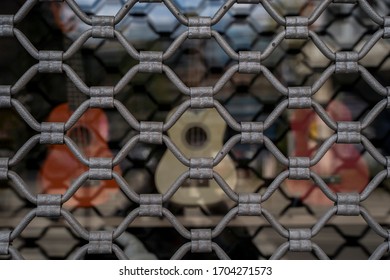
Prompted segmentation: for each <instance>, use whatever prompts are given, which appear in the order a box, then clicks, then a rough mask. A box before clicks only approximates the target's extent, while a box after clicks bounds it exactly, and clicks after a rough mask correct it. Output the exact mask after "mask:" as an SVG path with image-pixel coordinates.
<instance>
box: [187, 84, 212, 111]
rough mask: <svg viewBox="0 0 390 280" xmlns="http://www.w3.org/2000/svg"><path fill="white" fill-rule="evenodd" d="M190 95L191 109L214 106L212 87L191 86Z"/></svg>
mask: <svg viewBox="0 0 390 280" xmlns="http://www.w3.org/2000/svg"><path fill="white" fill-rule="evenodd" d="M190 96H191V108H192V109H203V108H213V107H214V90H213V88H212V87H191V88H190Z"/></svg>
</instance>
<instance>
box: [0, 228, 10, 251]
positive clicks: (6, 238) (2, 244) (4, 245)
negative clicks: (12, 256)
mask: <svg viewBox="0 0 390 280" xmlns="http://www.w3.org/2000/svg"><path fill="white" fill-rule="evenodd" d="M10 242H11V231H9V230H2V231H0V255H8V254H9V245H10Z"/></svg>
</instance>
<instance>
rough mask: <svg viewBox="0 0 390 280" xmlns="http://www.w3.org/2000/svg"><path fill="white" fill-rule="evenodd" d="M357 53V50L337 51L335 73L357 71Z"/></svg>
mask: <svg viewBox="0 0 390 280" xmlns="http://www.w3.org/2000/svg"><path fill="white" fill-rule="evenodd" d="M358 61H359V54H358V53H357V52H337V53H336V68H335V73H344V74H347V73H358V72H359V63H358Z"/></svg>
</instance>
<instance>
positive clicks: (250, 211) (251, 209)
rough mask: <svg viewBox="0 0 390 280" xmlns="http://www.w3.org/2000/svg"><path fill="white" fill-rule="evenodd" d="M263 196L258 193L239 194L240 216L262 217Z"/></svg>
mask: <svg viewBox="0 0 390 280" xmlns="http://www.w3.org/2000/svg"><path fill="white" fill-rule="evenodd" d="M260 215H261V195H260V194H258V193H240V194H238V216H260Z"/></svg>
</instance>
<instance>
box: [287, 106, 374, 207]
mask: <svg viewBox="0 0 390 280" xmlns="http://www.w3.org/2000/svg"><path fill="white" fill-rule="evenodd" d="M327 113H328V114H329V115H330V116H331V117H332V118H333V119H334V120H335V121H350V120H351V119H352V116H351V113H350V111H349V109H348V108H347V106H345V105H344V104H343V103H341V102H340V101H337V100H335V101H332V102H331V103H330V104H329V106H328V108H327ZM291 131H292V135H293V146H294V151H293V154H292V156H300V157H311V158H312V157H313V156H314V155H315V154H316V153H317V149H318V139H326V138H328V137H329V136H330V135H331V134H333V131H332V130H330V128H328V127H327V126H326V125H325V124H324V123H323V122H322V120H320V118H319V116H318V115H316V114H315V113H314V112H313V111H312V110H297V111H296V112H295V113H294V115H293V116H292V121H291ZM311 170H313V171H314V172H315V173H317V174H318V175H319V176H320V177H321V178H322V179H323V180H324V181H325V183H326V184H327V185H328V186H329V187H330V189H332V191H333V192H358V193H359V192H361V191H362V190H363V189H364V188H365V187H366V186H367V183H368V181H369V169H368V164H367V163H366V162H365V160H364V158H363V157H362V156H361V154H360V152H359V151H358V150H357V149H356V146H355V145H353V144H334V145H333V146H332V147H331V148H330V149H329V150H328V152H327V153H326V154H325V155H324V157H323V158H322V159H321V160H320V162H319V163H317V164H316V165H315V166H313V167H312V168H311ZM286 186H287V189H288V191H289V192H290V193H292V194H293V195H294V196H299V197H300V198H301V199H302V200H303V201H304V202H306V203H310V204H313V205H330V204H332V202H331V201H330V200H329V199H328V198H327V197H326V196H325V194H324V193H323V192H322V191H321V190H320V189H319V188H318V187H317V186H316V185H315V184H314V183H313V182H312V181H310V180H302V181H301V180H299V181H297V180H287V181H286Z"/></svg>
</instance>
